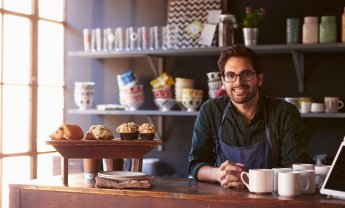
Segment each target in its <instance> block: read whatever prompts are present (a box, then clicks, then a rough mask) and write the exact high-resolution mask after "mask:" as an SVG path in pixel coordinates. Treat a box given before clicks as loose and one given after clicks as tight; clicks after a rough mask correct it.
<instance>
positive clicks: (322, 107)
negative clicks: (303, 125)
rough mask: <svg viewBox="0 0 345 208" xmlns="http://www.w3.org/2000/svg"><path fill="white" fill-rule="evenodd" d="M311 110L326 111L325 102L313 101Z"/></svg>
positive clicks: (316, 111) (315, 111)
mask: <svg viewBox="0 0 345 208" xmlns="http://www.w3.org/2000/svg"><path fill="white" fill-rule="evenodd" d="M310 111H311V112H312V113H323V112H325V104H324V103H311V108H310Z"/></svg>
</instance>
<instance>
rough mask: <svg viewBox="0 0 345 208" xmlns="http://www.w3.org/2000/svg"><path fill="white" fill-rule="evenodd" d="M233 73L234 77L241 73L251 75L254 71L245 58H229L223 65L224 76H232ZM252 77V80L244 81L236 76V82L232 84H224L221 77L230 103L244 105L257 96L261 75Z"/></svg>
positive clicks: (261, 80)
mask: <svg viewBox="0 0 345 208" xmlns="http://www.w3.org/2000/svg"><path fill="white" fill-rule="evenodd" d="M246 72H248V73H246ZM233 73H235V74H236V75H239V74H241V73H245V74H252V73H255V70H254V69H253V67H252V66H251V65H250V63H249V61H248V60H247V59H246V58H242V57H231V58H230V59H229V60H228V61H227V62H226V64H225V68H224V74H225V75H227V74H228V75H230V74H232V75H233ZM252 77H253V78H252V79H250V80H247V81H244V80H242V79H241V78H240V77H239V76H236V80H235V81H233V82H225V80H226V79H225V78H224V77H222V81H223V84H224V86H225V89H226V93H227V94H228V96H229V97H230V99H231V101H232V102H234V103H238V104H244V103H247V102H249V101H251V100H252V99H253V98H254V97H256V96H259V93H258V90H259V86H261V85H262V82H263V74H262V73H261V74H252Z"/></svg>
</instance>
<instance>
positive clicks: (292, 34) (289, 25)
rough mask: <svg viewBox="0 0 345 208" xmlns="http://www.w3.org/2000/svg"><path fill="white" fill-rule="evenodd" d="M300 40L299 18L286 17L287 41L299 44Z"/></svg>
mask: <svg viewBox="0 0 345 208" xmlns="http://www.w3.org/2000/svg"><path fill="white" fill-rule="evenodd" d="M298 42H299V19H298V18H287V19H286V43H287V44H297V43H298Z"/></svg>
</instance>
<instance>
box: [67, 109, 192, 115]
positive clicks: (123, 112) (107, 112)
mask: <svg viewBox="0 0 345 208" xmlns="http://www.w3.org/2000/svg"><path fill="white" fill-rule="evenodd" d="M68 113H70V114H81V115H133V116H196V115H198V112H186V111H159V110H137V111H126V110H97V109H87V110H79V109H70V110H68Z"/></svg>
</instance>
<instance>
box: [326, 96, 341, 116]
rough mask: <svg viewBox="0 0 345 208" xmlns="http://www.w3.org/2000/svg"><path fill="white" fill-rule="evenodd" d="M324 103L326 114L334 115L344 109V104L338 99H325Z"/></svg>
mask: <svg viewBox="0 0 345 208" xmlns="http://www.w3.org/2000/svg"><path fill="white" fill-rule="evenodd" d="M324 101H325V111H326V113H336V112H338V110H340V109H342V108H343V107H344V102H343V101H341V100H339V98H338V97H325V98H324Z"/></svg>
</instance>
